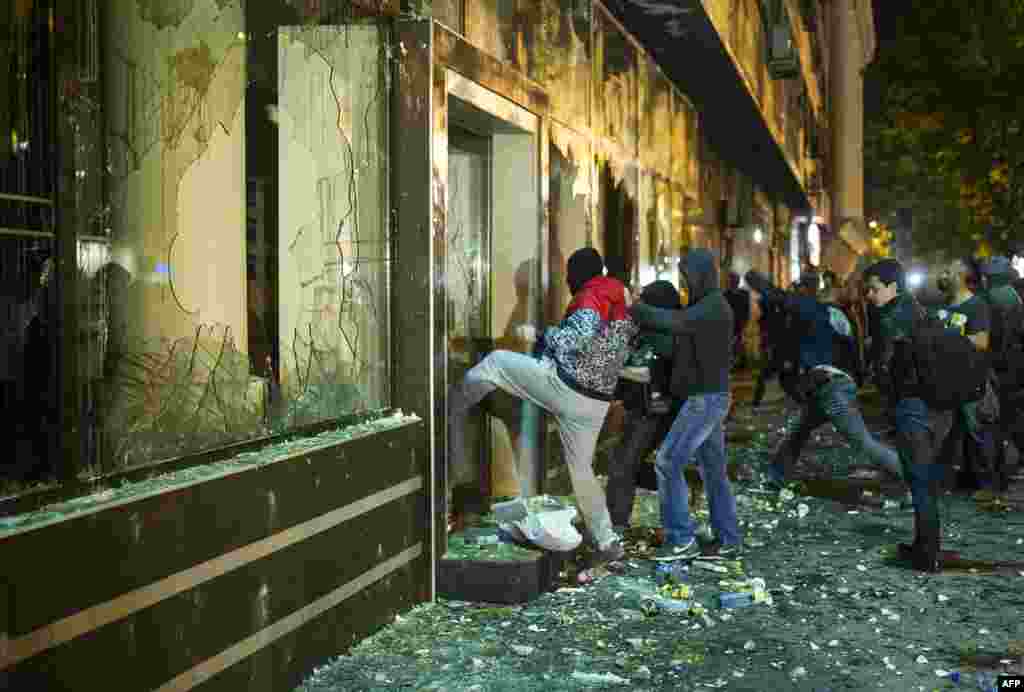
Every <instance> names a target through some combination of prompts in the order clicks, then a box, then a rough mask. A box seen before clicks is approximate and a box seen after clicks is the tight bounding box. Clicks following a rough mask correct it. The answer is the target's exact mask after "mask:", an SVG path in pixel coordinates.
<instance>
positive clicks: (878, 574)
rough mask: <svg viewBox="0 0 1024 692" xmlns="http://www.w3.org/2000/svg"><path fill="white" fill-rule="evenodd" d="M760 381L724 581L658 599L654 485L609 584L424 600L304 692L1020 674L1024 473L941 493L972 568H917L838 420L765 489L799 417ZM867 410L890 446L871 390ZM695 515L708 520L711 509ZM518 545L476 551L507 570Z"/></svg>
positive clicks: (947, 679)
mask: <svg viewBox="0 0 1024 692" xmlns="http://www.w3.org/2000/svg"><path fill="white" fill-rule="evenodd" d="M751 385H752V383H751V382H750V380H749V378H743V377H739V378H737V380H736V388H735V392H734V393H735V396H736V398H737V400H738V401H739V404H738V406H737V408H736V409H735V411H734V416H733V419H732V420H731V421H730V423H729V427H728V438H729V454H730V463H731V465H732V467H733V469H734V471H735V472H736V473H735V475H736V476H737V480H736V481H734V484H733V487H734V492H735V494H736V496H737V504H738V514H739V517H740V520H741V522H742V530H743V532H744V543H745V545H744V552H743V555H742V558H741V559H740V560H739V561H737V562H730V563H716V564H717V565H718V566H719V569H724V570H725V573H720V572H717V571H709V570H707V569H705V568H700V567H698V566H696V564H695V565H692V566H690V567H689V570H688V571H685V572H680V573H678V574H677V575H676V582H677V583H676V588H675V589H674V590H670V589H659V584H658V583H657V581H656V575H655V569H654V563H653V562H651V561H650V560H649V556H650V554H651V551H652V549H653V547H654V546H655V544H656V543H657V540H658V533H659V532H658V529H659V523H660V522H659V519H658V508H657V496H656V494H655V493H653V492H652V491H641V495H640V497H639V498H638V501H637V506H636V510H635V512H634V516H633V522H632V527H631V529H630V530H629V532H628V533H627V547H628V550H627V559H626V560H625V561H623V562H622V563H619V564H617V565H615V566H614V567H615V568H614V569H611V570H608V571H607V573H605V574H603V575H602V576H601V577H599V578H598V579H597V580H596V581H595V582H593V583H591V584H589V585H587V586H584V587H580V586H579V585H578V584H577V582H576V573H577V570H578V568H579V567H580V566H582V564H583V558H585V556H582V557H581V560H580V562H579V563H572V562H570V563H569V564H568V565H567V567H566V569H565V571H564V572H563V573H562V574H561V577H560V582H559V584H558V585H557V588H556V590H555V591H554V592H552V593H547V594H544V595H543V596H541V597H540V598H539V599H537V600H535V601H532V602H530V603H526V604H523V605H517V606H500V605H494V604H487V603H471V602H464V601H444V600H439V601H438V602H436V603H431V604H424V605H421V606H418V607H417V608H415V609H414V610H413V611H411V612H407V613H402V614H398V615H396V616H395V619H394V622H393V623H392V624H390V625H388V626H387V627H385V628H384V629H382V630H381V631H379V632H378V633H377V634H375V635H373V636H372V637H370V638H368V639H366V640H364V641H363V642H361V643H360V644H358V645H357V646H355V647H354V648H353V649H352V650H351V651H350V652H349V653H348V654H346V655H343V656H340V657H339V658H337V659H335V660H332V661H330V662H327V663H325V664H324V665H323V666H322V667H320V668H318V669H317V670H315V671H310V675H309V677H308V678H307V679H306V680H305V681H304V683H303V684H302V685H301V686H300V687H299V688H297V690H298V691H299V692H314V691H317V692H321V691H341V690H396V689H412V690H449V691H452V692H454V691H456V690H459V691H466V692H469V691H478V692H492V691H495V692H498V691H506V690H507V691H509V692H512V691H518V692H524V691H529V690H538V691H539V690H543V691H544V692H555V691H560V690H584V689H606V688H607V689H616V688H623V689H635V690H704V689H724V690H751V691H759V692H760V691H765V690H819V691H824V690H899V691H904V690H921V691H930V690H946V689H968V690H969V689H975V690H976V689H984V688H985V687H984V686H985V685H991V684H992V683H993V682H994V680H995V677H994V676H995V674H996V673H998V672H1017V673H1024V625H1022V617H1024V589H1022V587H1024V565H1022V566H1020V569H1017V566H1016V565H1013V564H1011V563H1012V561H1017V560H1024V513H1022V511H1021V510H1022V508H1024V492H1022V489H1024V483H1022V482H1021V479H1020V477H1019V476H1018V477H1017V479H1016V480H1015V483H1014V485H1013V487H1011V489H1010V491H1009V492H1008V493H1007V494H1006V495H1004V496H1002V497H995V498H988V497H981V498H976V497H973V496H970V495H966V494H947V495H945V496H944V497H943V498H942V500H941V512H942V515H941V516H942V520H943V530H944V538H943V542H944V548H947V549H950V550H955V551H958V552H960V553H961V554H962V556H963V558H964V561H963V562H961V563H959V564H958V565H957V566H954V567H951V568H949V569H947V570H945V571H944V572H943V573H940V574H935V575H922V574H918V573H915V572H913V571H911V570H910V569H909V567H908V566H907V565H906V564H905V563H903V562H901V561H900V560H899V559H898V558H897V555H896V551H895V547H896V544H897V543H898V542H900V541H905V540H909V539H910V538H911V536H912V519H913V515H912V511H911V510H910V509H909V507H907V506H906V503H905V501H904V497H905V495H904V490H903V489H901V488H898V487H896V488H892V487H889V488H883V487H878V486H872V485H863V484H861V485H857V486H854V487H853V488H852V491H851V486H850V484H848V483H846V482H845V478H846V473H847V470H848V468H849V466H850V464H855V463H858V462H859V460H858V459H857V458H856V455H855V454H854V453H853V452H852V450H851V449H850V448H849V447H848V446H847V445H846V444H845V442H843V441H842V440H841V439H840V438H838V437H837V436H836V435H835V432H834V430H832V429H831V427H830V426H829V427H826V428H823V429H822V431H821V433H820V434H819V435H817V436H816V437H815V439H814V440H812V443H811V445H809V447H808V449H806V450H805V452H804V454H803V456H802V459H801V462H800V464H799V465H798V472H797V475H798V477H799V478H800V479H801V480H799V481H798V482H795V483H793V484H791V485H790V486H788V487H787V488H786V489H784V490H783V491H782V492H771V491H769V490H767V489H766V488H765V487H764V485H763V480H764V479H763V475H762V473H761V470H762V468H763V464H764V463H766V461H767V459H768V457H769V455H770V453H771V450H772V449H774V447H775V445H776V444H777V443H778V441H779V439H780V437H781V435H782V434H783V433H784V431H785V426H786V425H787V424H792V422H794V420H795V415H796V413H797V410H796V408H795V407H793V406H792V405H790V404H788V403H787V402H786V401H784V400H783V398H782V396H781V393H780V392H779V391H778V389H777V388H773V389H772V390H770V391H769V396H768V398H767V399H766V405H765V406H764V407H762V408H761V409H760V410H757V411H753V410H751V409H750V407H749V405H748V404H747V403H746V402H747V401H748V400H749V391H750V387H751ZM863 408H864V410H865V413H866V414H867V415H866V417H867V418H868V420H869V425H870V427H872V428H873V429H874V430H875V431H876V432H879V433H880V434H883V435H884V433H885V429H886V424H885V422H884V419H883V417H882V416H881V407H880V404H879V400H878V397H877V395H876V394H872V393H870V392H868V393H867V394H865V396H864V400H863ZM830 479H831V480H830ZM830 483H831V485H830ZM552 492H557V491H552ZM695 514H696V516H697V518H698V519H699V520H700V521H702V522H704V523H706V522H707V514H706V511H705V510H704V508H703V507H699V508H698V509H697V511H696V512H695ZM508 548H509V547H508V546H483V547H479V548H473V549H474V550H477V551H479V555H480V558H481V559H494V558H495V556H497V555H499V554H500V555H504V556H505V557H506V558H508V556H509V555H510V553H509V552H508ZM462 550H465V547H463V548H462ZM503 550H504V551H505V552H504V553H502V552H501V551H503ZM488 551H494V552H493V554H492V553H489V552H488ZM489 555H490V558H489V557H488V556H489ZM508 559H512V558H508ZM970 561H973V562H970ZM705 564H707V563H705ZM755 578H756V579H759V580H761V581H762V582H763V586H764V593H763V594H761V593H760V587H761V582H755V581H753V580H754V579H755ZM679 586H684V587H685V588H678V587H679ZM751 587H753V588H754V589H756V590H758V592H759V597H758V599H755V600H760V602H756V603H753V604H752V605H749V606H746V607H739V608H723V607H721V605H720V603H721V594H722V593H725V592H735V591H742V590H743V589H750V588H751ZM684 601H685V603H684Z"/></svg>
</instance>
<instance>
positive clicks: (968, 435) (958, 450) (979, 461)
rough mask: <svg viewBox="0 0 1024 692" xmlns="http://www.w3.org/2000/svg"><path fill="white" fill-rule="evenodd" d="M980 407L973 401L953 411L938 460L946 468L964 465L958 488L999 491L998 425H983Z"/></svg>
mask: <svg viewBox="0 0 1024 692" xmlns="http://www.w3.org/2000/svg"><path fill="white" fill-rule="evenodd" d="M977 408H978V404H977V402H970V403H967V404H963V405H962V406H960V407H958V408H957V409H956V411H954V413H953V421H952V425H951V426H950V428H949V433H948V434H947V435H946V437H945V439H944V440H943V441H942V447H941V448H940V450H939V459H940V460H941V462H942V464H943V465H944V466H945V467H946V468H949V467H950V466H953V465H954V464H959V465H960V466H961V468H962V469H963V475H962V476H961V477H960V479H959V485H961V486H964V487H967V488H970V489H975V488H984V489H991V490H997V489H998V486H999V473H998V469H997V465H998V459H997V451H998V450H997V437H998V436H997V434H996V430H995V426H992V425H984V424H982V423H981V422H980V421H979V420H978V415H977Z"/></svg>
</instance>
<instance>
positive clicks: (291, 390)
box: [66, 0, 390, 471]
mask: <svg viewBox="0 0 1024 692" xmlns="http://www.w3.org/2000/svg"><path fill="white" fill-rule="evenodd" d="M86 4H87V5H88V3H86ZM216 6H217V11H216V12H213V11H211V10H210V7H209V6H207V4H196V5H195V6H194V7H193V5H192V4H191V3H187V4H181V3H176V4H172V5H168V6H167V7H164V5H163V4H159V3H129V2H112V3H100V12H101V13H103V14H104V16H103V17H101V19H102V21H100V22H99V23H98V25H99V26H100V27H104V28H105V34H104V35H103V36H102V37H101V38H102V40H103V42H104V43H105V45H106V46H107V49H106V50H104V51H103V62H102V63H101V64H100V65H99V67H98V68H97V74H96V75H95V81H94V83H92V84H91V85H88V86H87V87H86V91H87V92H88V97H89V98H90V99H92V100H94V101H96V102H98V103H101V104H102V106H103V109H102V115H103V117H104V118H105V121H104V122H102V123H101V126H100V127H98V128H95V130H93V131H83V132H82V133H81V140H80V142H79V145H80V146H81V147H82V148H83V149H85V150H88V151H98V152H101V153H102V157H101V158H102V159H105V161H106V163H105V168H95V169H94V168H90V169H88V170H87V171H86V174H87V177H88V176H94V177H96V178H97V179H99V178H101V177H103V176H105V178H106V179H105V180H104V183H105V189H106V194H107V199H106V200H104V202H103V204H102V205H100V204H96V205H93V206H94V207H97V208H98V209H99V210H101V211H103V214H102V218H103V234H102V236H101V237H100V238H97V239H95V240H91V241H89V242H85V243H80V246H79V264H80V271H81V285H80V287H79V302H80V303H81V304H82V305H83V307H86V308H87V310H86V312H87V317H86V318H85V319H84V321H83V324H82V326H81V331H82V336H81V341H82V342H83V349H82V350H83V353H84V354H85V355H84V356H80V358H84V361H85V362H80V364H79V370H80V371H81V372H82V373H83V375H84V377H83V379H82V384H81V387H82V388H83V395H84V398H85V400H86V402H87V403H86V409H87V412H86V416H87V425H88V427H89V429H90V433H89V435H88V438H89V440H90V442H89V447H90V449H89V458H90V460H91V461H92V462H93V463H98V464H99V466H100V467H101V468H102V470H105V471H108V470H115V469H117V468H120V467H122V466H123V465H125V464H131V463H137V462H143V461H150V460H154V459H162V458H169V457H175V456H181V455H183V454H187V453H190V452H195V451H198V450H202V449H208V448H211V447H214V446H219V445H222V444H226V443H229V442H234V441H238V440H242V439H248V438H253V437H258V436H263V435H267V434H273V433H275V432H280V431H284V430H288V429H294V428H296V427H298V426H302V425H306V424H310V423H316V422H320V421H324V420H329V419H334V418H338V417H340V416H343V415H345V414H349V413H353V412H359V411H366V410H373V409H379V408H381V407H384V406H386V405H387V403H388V401H389V381H388V376H389V373H388V363H389V361H390V355H389V354H390V345H389V340H388V332H389V317H388V263H389V254H388V248H389V242H388V241H389V215H388V211H387V210H388V206H389V200H388V193H389V190H388V184H387V181H388V177H387V170H388V168H387V161H388V126H387V104H388V99H389V97H388V89H389V80H388V74H389V68H388V65H387V47H388V38H387V30H386V29H385V28H383V26H384V25H383V24H381V23H379V22H377V21H375V20H368V19H361V18H358V17H355V16H353V10H352V9H351V8H349V9H348V10H346V11H343V10H340V9H338V7H340V6H335V5H334V4H333V3H331V4H330V7H328V5H327V4H325V5H324V6H323V7H322V8H321V9H319V10H317V11H312V10H310V9H309V8H305V9H303V8H297V7H292V5H291V4H289V3H285V2H283V1H282V2H276V1H275V2H267V3H241V2H238V1H237V0H224V1H223V2H217V3H216ZM318 7H319V5H318ZM69 111H70V108H69ZM66 115H67V116H68V117H70V112H69V113H68V114H66ZM95 211H96V209H95V208H94V209H83V210H81V213H83V214H84V215H88V214H89V213H92V212H95Z"/></svg>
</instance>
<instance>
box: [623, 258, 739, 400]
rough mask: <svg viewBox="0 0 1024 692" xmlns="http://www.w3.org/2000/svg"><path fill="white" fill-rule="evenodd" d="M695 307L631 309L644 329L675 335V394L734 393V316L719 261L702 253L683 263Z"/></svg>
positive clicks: (690, 305)
mask: <svg viewBox="0 0 1024 692" xmlns="http://www.w3.org/2000/svg"><path fill="white" fill-rule="evenodd" d="M681 269H682V271H683V275H684V276H685V277H686V284H687V287H688V288H689V294H690V304H689V306H688V307H687V308H685V309H683V310H664V309H662V308H656V307H653V306H651V305H647V304H646V303H643V302H638V303H636V304H635V305H633V307H632V308H631V310H632V313H633V319H634V321H636V323H637V325H638V326H639V327H640V328H641V329H652V330H654V331H658V332H662V333H667V334H672V335H673V336H674V337H675V340H674V341H675V352H674V355H673V358H672V366H673V367H672V394H673V395H674V396H676V397H679V398H681V399H682V398H686V397H688V396H690V395H693V394H717V393H724V392H728V391H729V368H730V365H731V363H732V330H733V314H732V308H730V307H729V303H728V301H726V299H725V296H724V295H722V291H721V289H720V288H719V285H718V266H717V265H716V263H715V257H714V255H712V254H711V253H710V252H709V251H707V250H703V249H697V250H690V251H689V252H687V253H686V255H685V256H684V257H683V259H682V262H681Z"/></svg>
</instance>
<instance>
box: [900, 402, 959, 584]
mask: <svg viewBox="0 0 1024 692" xmlns="http://www.w3.org/2000/svg"><path fill="white" fill-rule="evenodd" d="M890 416H891V418H892V422H893V424H894V425H895V427H896V434H897V440H898V447H899V453H900V461H901V462H902V464H903V475H904V478H906V479H907V480H908V481H909V485H910V494H911V497H912V499H913V503H914V543H913V545H912V547H911V551H912V552H911V555H912V558H911V559H912V561H913V565H914V568H915V569H918V570H922V571H928V572H933V571H937V570H938V568H939V547H940V543H941V539H942V530H941V526H940V524H939V494H940V493H941V489H942V488H941V486H942V479H943V477H944V475H945V471H946V469H945V466H944V465H943V464H942V463H940V459H938V458H937V456H936V454H935V443H934V440H935V439H937V438H940V437H942V435H940V434H938V433H940V432H945V431H944V430H943V431H940V430H933V424H932V421H931V417H930V414H929V410H928V406H927V404H925V402H924V401H922V400H921V399H918V398H916V397H905V398H902V399H899V400H898V401H896V402H895V403H894V405H893V406H892V408H891V409H890ZM946 421H948V418H944V419H943V427H944V426H945V423H946Z"/></svg>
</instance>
